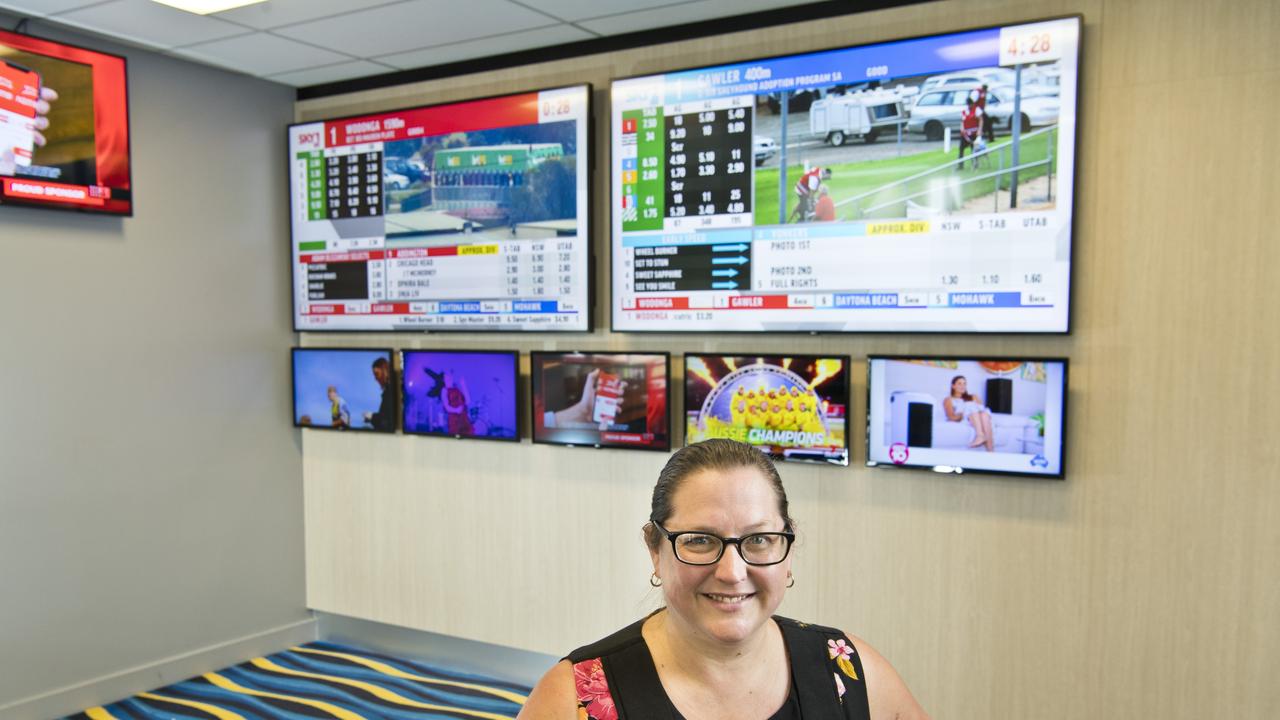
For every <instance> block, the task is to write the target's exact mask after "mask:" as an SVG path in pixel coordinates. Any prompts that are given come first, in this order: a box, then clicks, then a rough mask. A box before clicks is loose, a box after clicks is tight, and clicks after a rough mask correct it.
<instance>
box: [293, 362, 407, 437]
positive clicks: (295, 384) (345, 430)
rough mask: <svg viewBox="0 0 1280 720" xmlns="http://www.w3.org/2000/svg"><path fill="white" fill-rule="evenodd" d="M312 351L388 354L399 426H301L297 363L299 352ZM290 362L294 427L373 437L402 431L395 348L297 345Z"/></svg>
mask: <svg viewBox="0 0 1280 720" xmlns="http://www.w3.org/2000/svg"><path fill="white" fill-rule="evenodd" d="M312 350H315V351H323V352H334V351H337V352H365V353H370V352H373V353H381V352H385V353H386V354H387V362H388V363H390V364H391V377H390V378H388V380H387V384H388V385H389V386H391V387H393V388H395V390H396V391H395V392H394V393H392V399H393V401H394V403H395V406H396V407H395V412H394V417H395V418H396V422H397V426H396V427H395V428H392V429H390V430H373V429H371V428H356V427H346V428H336V427H333V426H331V425H300V424H299V423H298V361H297V357H298V352H299V351H302V352H306V351H312ZM289 361H290V362H289V374H290V378H291V382H290V383H289V393H290V404H291V405H292V407H293V426H294V427H296V428H299V429H302V430H326V431H330V432H343V433H348V432H356V433H365V434H372V435H394V434H396V432H397V431H398V430H399V429H400V428H399V421H400V419H401V417H400V416H401V413H402V411H401V410H400V405H401V402H400V390H399V382H398V381H397V379H396V375H398V374H399V370H397V369H396V351H395V348H376V347H311V346H302V345H297V346H294V347H293V348H292V352H291V353H290V355H289Z"/></svg>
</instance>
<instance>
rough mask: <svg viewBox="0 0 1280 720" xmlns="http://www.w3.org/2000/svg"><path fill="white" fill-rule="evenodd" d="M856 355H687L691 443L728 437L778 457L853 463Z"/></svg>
mask: <svg viewBox="0 0 1280 720" xmlns="http://www.w3.org/2000/svg"><path fill="white" fill-rule="evenodd" d="M848 403H849V358H848V357H847V356H819V355H707V354H686V355H685V356H684V412H685V431H684V439H685V444H691V443H695V442H699V441H702V440H708V439H710V438H729V439H732V440H738V441H740V442H745V443H747V444H749V445H754V446H756V447H758V448H760V449H761V450H762V451H764V452H766V453H768V454H769V455H770V456H772V457H773V458H775V459H778V460H796V461H806V462H822V463H831V464H834V465H848V464H849V440H848V438H849V413H848Z"/></svg>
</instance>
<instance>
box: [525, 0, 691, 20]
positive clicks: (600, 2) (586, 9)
mask: <svg viewBox="0 0 1280 720" xmlns="http://www.w3.org/2000/svg"><path fill="white" fill-rule="evenodd" d="M516 2H519V3H520V4H521V5H527V6H528V7H531V8H534V9H536V10H541V11H542V12H545V13H547V14H548V15H553V16H555V17H556V18H559V19H560V20H565V21H568V22H573V21H575V20H585V19H587V18H596V17H601V16H604V15H617V14H619V13H625V12H635V11H637V10H649V9H652V8H657V7H662V6H665V5H678V4H680V3H682V2H684V0H594V1H593V2H583V1H582V0H516Z"/></svg>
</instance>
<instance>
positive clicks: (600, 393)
mask: <svg viewBox="0 0 1280 720" xmlns="http://www.w3.org/2000/svg"><path fill="white" fill-rule="evenodd" d="M622 383H623V381H622V378H620V377H618V376H617V375H614V374H613V373H611V372H606V371H604V370H601V371H600V374H599V375H597V376H596V406H595V409H594V410H593V412H592V414H591V419H592V420H594V421H595V422H598V423H606V424H608V423H612V422H613V419H614V418H615V417H617V416H618V408H619V407H621V406H622Z"/></svg>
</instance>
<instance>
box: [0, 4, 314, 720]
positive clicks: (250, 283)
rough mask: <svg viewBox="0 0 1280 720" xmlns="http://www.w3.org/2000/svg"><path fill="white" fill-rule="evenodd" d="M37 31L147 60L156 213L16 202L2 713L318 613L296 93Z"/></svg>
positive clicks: (5, 418) (1, 554)
mask: <svg viewBox="0 0 1280 720" xmlns="http://www.w3.org/2000/svg"><path fill="white" fill-rule="evenodd" d="M0 19H3V17H2V16H0ZM4 25H5V26H6V27H12V23H10V22H5V23H4ZM30 31H31V32H33V33H34V34H39V35H44V36H48V37H55V38H58V39H66V40H69V41H72V42H76V43H78V44H82V45H86V46H90V47H93V48H99V49H107V50H113V51H116V52H122V51H123V52H124V54H126V55H127V56H128V59H129V95H130V106H131V111H132V118H131V119H132V143H133V183H134V188H135V196H134V197H135V215H134V217H132V218H126V219H118V218H108V217H92V216H88V215H81V214H74V213H66V212H54V211H47V210H33V209H24V208H14V207H0V274H2V276H3V279H2V280H0V710H3V709H4V708H5V707H6V706H10V707H11V708H12V707H13V706H14V705H13V704H14V703H15V702H17V701H21V700H23V699H24V698H30V697H33V696H38V695H41V694H43V693H48V692H50V691H53V690H56V689H58V688H63V687H66V686H75V685H78V684H81V683H84V682H86V681H91V680H94V679H95V678H100V677H102V676H110V675H113V674H116V673H119V672H120V671H122V670H125V669H129V668H136V667H138V666H149V665H151V664H152V663H155V662H157V661H160V660H163V659H165V658H169V657H171V656H175V655H182V654H187V653H192V652H197V653H198V652H199V651H200V650H201V649H203V648H208V647H211V646H217V645H220V644H225V643H227V642H229V641H233V640H236V639H242V638H245V637H252V636H256V635H259V634H261V633H264V632H267V631H270V630H272V629H278V628H280V627H282V626H289V625H291V624H295V623H298V622H299V621H302V620H305V619H306V618H307V617H308V613H307V611H306V610H305V609H304V573H303V554H302V541H303V528H302V467H301V453H300V449H299V438H298V435H297V432H296V431H294V430H293V429H292V428H291V427H290V424H289V407H290V404H289V403H290V400H289V394H288V393H289V387H290V381H289V372H290V370H289V347H290V345H291V344H292V343H293V334H292V332H291V327H290V311H289V289H288V282H289V267H288V255H287V249H288V245H287V237H288V214H287V209H286V208H287V207H288V203H287V180H286V175H285V172H284V170H285V165H284V159H285V145H284V137H285V135H284V127H285V125H286V124H287V123H289V122H290V121H291V120H292V113H293V99H294V93H293V91H292V89H290V88H286V87H284V86H280V85H275V84H271V83H266V82H262V81H257V80H252V79H249V78H245V77H241V76H237V75H233V74H230V73H225V72H221V71H217V70H213V69H209V68H204V67H200V66H197V65H192V64H188V63H184V62H180V61H177V60H173V59H169V58H165V57H162V56H159V55H156V54H152V53H147V52H143V51H138V50H124V49H122V48H119V47H116V46H112V45H110V44H108V43H105V42H102V41H99V40H93V39H87V38H84V37H79V36H75V35H67V34H64V33H60V32H56V31H54V30H53V29H51V28H49V27H48V26H33V27H32V28H31V29H30ZM151 679H152V680H156V679H161V676H160V675H157V674H156V673H155V672H153V673H152V674H151ZM157 684H160V683H157V682H151V683H150V685H149V686H151V687H154V686H155V685H157ZM111 699H114V698H110V697H104V698H100V700H102V701H106V700H111ZM14 712H16V711H14ZM0 716H5V717H10V716H11V713H6V712H0Z"/></svg>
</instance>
